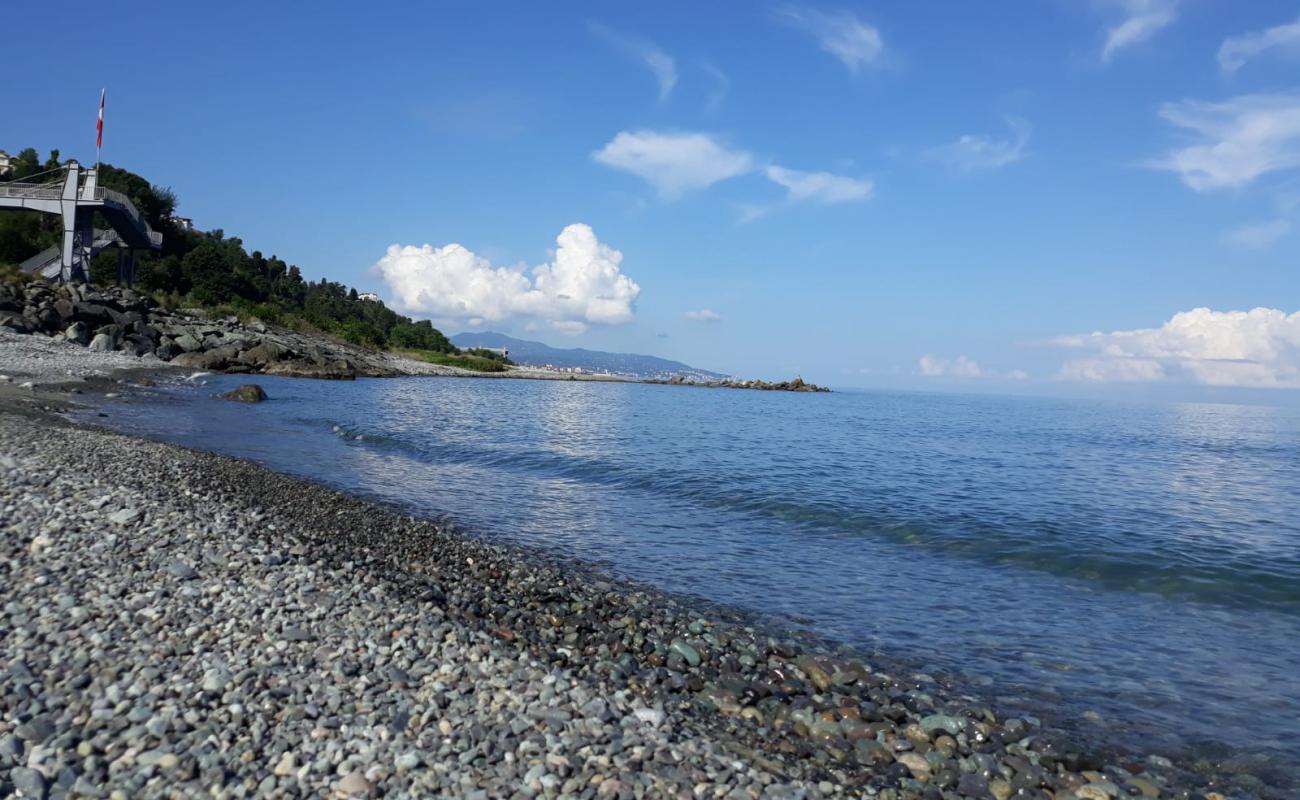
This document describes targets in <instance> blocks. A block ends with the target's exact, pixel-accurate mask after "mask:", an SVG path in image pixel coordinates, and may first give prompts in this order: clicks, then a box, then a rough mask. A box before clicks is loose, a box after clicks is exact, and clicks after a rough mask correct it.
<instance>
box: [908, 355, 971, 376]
mask: <svg viewBox="0 0 1300 800" xmlns="http://www.w3.org/2000/svg"><path fill="white" fill-rule="evenodd" d="M916 366H917V370H918V371H919V372H920V373H921V374H922V375H924V376H925V377H927V378H979V377H981V376H983V374H984V370H982V369H980V365H979V363H978V362H976V361H974V360H972V359H969V358H967V357H966V356H957V357H956V358H939V357H938V356H932V355H928V354H927V355H923V356H921V358H920V360H919V361H917V362H916Z"/></svg>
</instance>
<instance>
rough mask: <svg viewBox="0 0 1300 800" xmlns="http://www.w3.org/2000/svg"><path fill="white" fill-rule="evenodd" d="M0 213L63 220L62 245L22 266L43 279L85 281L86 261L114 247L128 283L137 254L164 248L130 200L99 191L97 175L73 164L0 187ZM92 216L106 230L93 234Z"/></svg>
mask: <svg viewBox="0 0 1300 800" xmlns="http://www.w3.org/2000/svg"><path fill="white" fill-rule="evenodd" d="M34 178H41V179H43V180H33V179H34ZM0 211H39V212H42V213H45V214H58V215H59V216H60V217H62V219H63V240H62V243H61V244H60V245H59V246H58V247H57V248H50V249H48V250H46V251H45V252H43V253H39V254H37V255H36V256H35V257H33V258H30V259H28V260H27V261H26V262H24V264H23V269H24V270H25V271H30V272H40V273H42V274H43V275H45V276H46V277H55V276H58V277H60V278H61V279H63V280H81V281H84V280H86V279H87V278H88V277H89V274H90V260H91V259H92V258H94V257H95V255H96V254H97V253H99V252H100V251H101V250H103V249H105V248H108V247H116V248H119V252H120V253H121V256H122V260H123V263H122V267H123V269H122V272H123V274H125V275H126V276H128V278H129V276H130V274H131V272H132V269H131V266H132V265H133V262H134V253H135V251H136V250H157V249H159V248H160V247H162V234H161V233H158V232H157V231H155V230H153V229H152V228H151V227H150V226H149V223H148V221H146V220H145V218H144V216H143V215H142V214H141V213H140V212H139V210H138V209H136V207H135V205H134V204H133V203H132V202H131V200H130V198H128V197H127V196H126V195H124V194H122V193H121V192H116V191H113V190H112V189H106V188H104V187H102V186H99V185H98V174H97V171H96V170H94V169H83V168H82V167H81V165H80V164H78V163H77V162H75V161H70V162H68V163H67V164H66V165H64V166H62V167H59V168H57V169H54V170H50V171H49V172H45V173H40V174H38V175H33V176H30V177H28V178H25V179H23V180H21V181H10V182H8V183H0ZM95 212H99V213H100V214H101V215H102V216H103V218H104V219H105V220H106V221H107V222H108V224H109V226H110V229H107V230H96V229H95V228H94V216H95ZM56 265H57V270H56V269H55V267H56Z"/></svg>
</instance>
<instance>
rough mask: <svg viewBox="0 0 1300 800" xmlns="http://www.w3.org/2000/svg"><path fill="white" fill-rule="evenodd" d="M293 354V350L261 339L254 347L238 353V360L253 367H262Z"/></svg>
mask: <svg viewBox="0 0 1300 800" xmlns="http://www.w3.org/2000/svg"><path fill="white" fill-rule="evenodd" d="M292 355H293V351H291V350H290V349H289V348H287V347H284V346H282V345H279V344H276V343H275V342H271V341H263V342H262V343H261V344H259V345H257V346H256V347H250V348H249V349H247V350H245V351H244V352H242V353H240V354H239V360H240V361H242V362H244V363H245V364H248V365H249V366H254V367H264V366H266V365H267V364H271V363H274V362H276V361H283V360H284V359H285V358H287V357H290V356H292Z"/></svg>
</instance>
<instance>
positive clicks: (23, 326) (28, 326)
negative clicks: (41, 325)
mask: <svg viewBox="0 0 1300 800" xmlns="http://www.w3.org/2000/svg"><path fill="white" fill-rule="evenodd" d="M34 327H35V326H33V325H32V323H31V320H28V319H26V318H25V317H23V316H22V315H21V314H15V313H13V312H12V311H0V328H10V329H12V330H15V331H17V332H18V333H31V332H32V330H33V329H34Z"/></svg>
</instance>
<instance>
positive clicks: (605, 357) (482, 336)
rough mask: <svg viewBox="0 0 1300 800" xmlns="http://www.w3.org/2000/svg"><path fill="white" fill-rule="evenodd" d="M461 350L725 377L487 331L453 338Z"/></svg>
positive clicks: (646, 372)
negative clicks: (482, 349)
mask: <svg viewBox="0 0 1300 800" xmlns="http://www.w3.org/2000/svg"><path fill="white" fill-rule="evenodd" d="M451 341H452V343H453V344H455V345H456V346H457V347H495V348H500V347H504V348H505V349H507V350H509V351H510V360H511V361H514V362H515V363H516V364H533V365H537V366H545V365H550V366H552V367H564V368H574V367H577V368H579V369H583V370H587V371H589V372H614V373H618V374H620V375H632V376H634V377H637V378H671V377H673V376H675V375H681V376H682V377H684V378H699V379H706V380H717V379H719V378H725V377H726V376H725V375H722V374H720V373H717V372H710V371H709V370H707V369H699V368H698V367H692V366H691V365H689V364H683V363H682V362H680V361H670V360H669V359H666V358H659V357H658V356H642V355H637V354H635V353H606V352H603V351H601V350H587V349H585V348H582V347H573V348H562V347H551V346H550V345H546V344H542V343H541V342H530V341H527V340H525V339H515V338H514V337H511V336H506V335H505V334H504V333H493V332H491V331H484V332H482V333H460V334H457V335H455V336H453V337H451Z"/></svg>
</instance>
